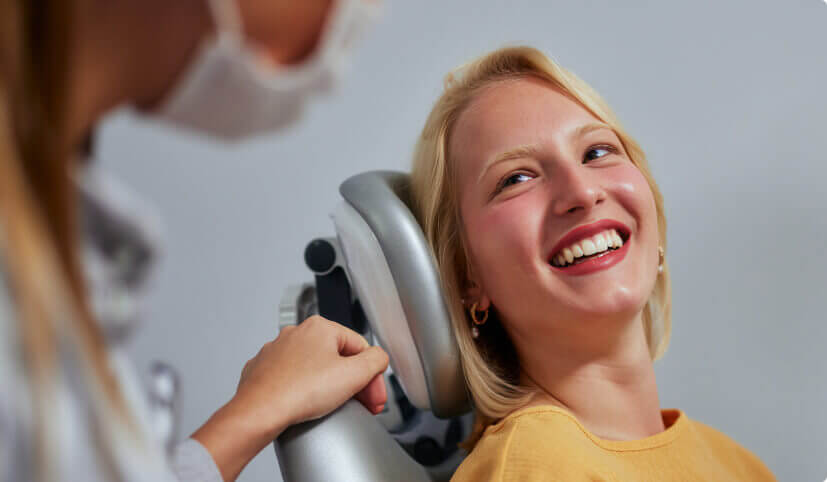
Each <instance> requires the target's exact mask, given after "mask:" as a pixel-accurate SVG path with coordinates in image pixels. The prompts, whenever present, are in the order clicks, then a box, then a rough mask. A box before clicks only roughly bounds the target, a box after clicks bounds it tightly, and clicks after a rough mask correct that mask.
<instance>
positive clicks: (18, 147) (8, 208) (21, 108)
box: [0, 0, 148, 480]
mask: <svg viewBox="0 0 827 482" xmlns="http://www.w3.org/2000/svg"><path fill="white" fill-rule="evenodd" d="M74 3H75V2H71V1H69V2H67V1H65V0H47V1H42V2H37V3H36V4H34V5H32V2H28V1H24V0H7V1H3V2H2V3H0V267H2V268H3V269H4V270H5V272H0V276H2V275H7V277H6V279H5V281H7V282H8V285H7V286H8V288H9V292H10V294H11V295H12V303H13V305H14V309H15V314H16V315H17V316H16V317H15V321H16V323H12V325H11V328H12V330H13V333H12V334H13V335H17V336H18V337H19V339H20V343H19V345H18V346H17V350H18V351H17V355H18V358H15V361H18V360H19V362H20V365H21V367H22V369H23V372H24V377H25V382H26V388H27V389H28V393H27V394H26V395H27V396H28V397H29V398H30V400H31V403H32V412H33V416H32V421H33V424H34V433H33V437H32V438H33V446H32V447H27V449H30V450H31V452H33V454H34V459H33V461H32V462H33V463H32V465H33V466H34V467H32V468H33V473H34V474H36V477H37V478H38V479H40V480H53V479H54V478H55V477H56V476H57V475H58V474H55V473H54V471H55V470H56V464H55V460H56V459H57V457H58V456H59V454H57V453H56V451H57V450H58V448H57V447H56V446H55V439H56V438H57V437H55V436H54V434H52V433H51V432H52V431H53V430H54V427H53V426H52V425H53V424H52V423H50V420H52V421H54V416H55V415H54V414H55V412H56V410H55V406H54V404H55V401H56V399H57V398H58V397H59V395H58V391H59V390H60V389H59V385H60V383H61V377H62V376H63V373H62V372H63V371H64V369H65V367H61V365H60V361H61V360H60V356H59V354H60V355H64V356H65V355H67V354H68V355H70V356H71V359H72V360H73V362H74V363H77V365H79V367H78V368H80V370H81V373H82V375H83V376H84V377H85V378H84V380H83V381H84V382H85V385H84V389H86V390H87V392H88V393H89V394H90V400H91V402H92V404H93V407H92V409H93V413H92V414H91V419H92V422H93V424H95V426H94V427H91V428H92V429H94V430H95V434H96V435H97V436H98V437H99V438H103V440H100V441H99V449H100V452H101V455H102V456H103V457H104V460H105V461H106V462H107V463H109V464H110V467H111V466H112V463H111V461H112V460H113V459H114V457H115V455H114V452H113V450H114V449H113V448H112V446H111V442H112V439H111V438H109V439H107V437H108V435H110V434H111V433H115V431H117V429H119V428H121V429H124V430H123V433H126V434H127V436H128V437H130V438H131V437H134V438H135V440H136V441H139V443H148V442H147V441H144V440H143V439H142V435H141V434H139V433H138V432H137V429H136V427H137V425H136V420H135V419H134V415H133V414H132V413H131V411H130V408H129V407H128V404H127V402H126V399H125V397H124V395H123V392H122V391H121V386H120V383H119V382H118V380H117V379H116V376H115V374H114V372H113V367H112V366H111V362H110V360H109V355H108V352H107V349H106V343H105V340H104V336H103V334H102V333H101V330H100V328H99V327H98V324H97V323H96V321H95V319H94V316H93V315H92V313H91V309H90V307H89V304H88V301H87V297H86V289H85V286H84V280H83V275H82V270H81V266H80V260H79V251H80V250H79V247H78V232H79V226H78V213H77V209H76V206H77V199H78V194H77V192H76V188H75V185H74V183H73V182H72V181H71V179H70V174H71V171H72V169H73V168H74V167H75V166H74V163H73V155H72V152H71V147H70V145H69V142H68V135H67V132H68V122H67V118H68V114H67V112H68V100H69V92H70V88H69V85H70V82H69V80H70V77H71V76H70V72H71V58H72V53H73V52H72V50H71V48H70V47H69V46H70V45H71V44H72V42H71V41H70V40H71V31H70V29H71V25H73V22H72V15H71V14H72V13H73V10H74ZM2 281H3V280H2V279H0V282H2ZM67 349H68V350H69V351H68V353H67ZM113 421H114V422H116V424H115V425H117V424H118V423H120V424H121V425H122V426H121V427H114V426H113V424H112V423H111V422H113ZM119 433H120V432H119Z"/></svg>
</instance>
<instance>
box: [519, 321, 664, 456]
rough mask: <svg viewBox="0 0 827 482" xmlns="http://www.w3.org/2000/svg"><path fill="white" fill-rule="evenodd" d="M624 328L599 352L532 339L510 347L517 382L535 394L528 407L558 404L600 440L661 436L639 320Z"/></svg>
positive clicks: (654, 387) (652, 378)
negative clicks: (520, 369)
mask: <svg viewBox="0 0 827 482" xmlns="http://www.w3.org/2000/svg"><path fill="white" fill-rule="evenodd" d="M627 327H628V328H625V329H623V330H621V333H616V334H615V336H613V337H612V339H613V340H615V342H614V343H612V344H611V346H609V347H606V346H604V347H603V348H604V349H601V350H595V349H594V348H593V347H591V349H584V348H583V346H582V344H576V345H577V346H573V345H565V344H560V343H555V342H554V341H551V340H550V341H548V342H547V343H537V339H536V338H535V339H534V340H533V341H532V343H531V344H530V345H529V344H525V343H522V344H520V343H516V344H517V345H518V346H517V350H518V352H519V353H520V364H521V366H522V367H523V374H522V377H523V381H524V383H525V384H526V385H529V386H536V387H537V388H539V391H540V393H539V394H538V396H537V397H535V398H534V400H533V401H532V403H531V404H530V405H539V404H552V405H557V406H560V407H562V408H564V409H566V410H568V411H570V412H571V413H572V414H573V415H574V416H575V417H577V419H578V420H579V421H580V423H582V424H583V425H584V426H585V427H586V428H587V429H588V430H589V431H591V432H592V433H594V434H595V435H597V436H599V437H601V438H605V439H611V440H634V439H640V438H644V437H648V436H651V435H654V434H656V433H659V432H662V431H663V430H664V424H663V419H662V418H661V413H660V402H659V400H658V391H657V384H656V382H655V370H654V366H653V364H652V359H651V357H650V355H649V349H648V345H647V343H646V337H645V335H644V333H643V326H642V323H640V319H639V317H638V318H637V319H636V321H635V322H633V323H630V324H628V325H627ZM555 338H557V339H558V340H559V339H560V337H555ZM520 345H522V346H520Z"/></svg>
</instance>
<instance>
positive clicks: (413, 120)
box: [99, 0, 827, 481]
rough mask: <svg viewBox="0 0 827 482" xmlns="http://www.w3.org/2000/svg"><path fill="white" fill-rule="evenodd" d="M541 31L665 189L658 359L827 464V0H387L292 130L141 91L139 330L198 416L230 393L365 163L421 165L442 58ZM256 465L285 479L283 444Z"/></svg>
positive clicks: (744, 425)
mask: <svg viewBox="0 0 827 482" xmlns="http://www.w3.org/2000/svg"><path fill="white" fill-rule="evenodd" d="M522 43H525V44H530V45H533V46H537V47H539V48H541V49H543V50H544V51H546V52H548V53H550V54H551V55H553V56H554V57H555V58H556V59H557V60H559V61H560V62H561V63H563V64H564V65H566V66H567V67H569V68H570V69H572V70H573V71H574V72H576V73H577V74H579V75H580V76H581V77H583V78H584V79H585V80H586V81H588V82H590V83H591V84H592V85H593V86H594V87H595V88H596V89H597V90H598V91H599V92H601V93H602V94H603V95H604V96H605V97H606V99H607V100H608V101H609V103H610V104H611V105H612V106H613V107H614V109H615V110H616V111H617V112H618V114H619V116H620V118H621V119H622V120H623V121H624V123H625V126H626V127H627V128H628V130H629V131H630V132H631V133H632V134H633V135H635V136H636V137H637V138H638V140H639V141H640V143H641V144H642V145H643V146H644V148H645V149H646V151H647V153H648V155H649V159H650V162H651V165H652V168H653V170H654V173H655V176H656V179H657V180H658V182H659V183H660V186H661V189H662V191H663V193H664V196H665V200H666V210H667V215H668V221H669V232H668V237H669V249H668V253H667V256H668V261H669V263H670V265H671V269H672V273H673V281H674V316H673V323H674V330H673V339H672V340H673V341H672V345H671V348H670V350H669V352H668V353H667V354H666V356H665V358H664V359H663V360H662V361H659V362H658V363H657V364H656V366H657V374H658V379H659V384H660V394H661V401H662V405H663V406H664V407H680V408H682V409H684V410H685V411H686V412H687V413H688V414H689V415H690V416H691V417H694V418H695V419H698V420H700V421H703V422H706V423H708V424H711V425H712V426H714V427H716V428H718V429H720V430H722V431H723V432H725V433H727V434H729V435H730V436H732V437H733V438H735V439H736V440H737V441H739V442H740V443H742V444H743V445H745V446H746V447H748V448H749V449H751V450H752V451H754V452H755V453H756V454H757V455H758V456H759V457H760V458H762V459H763V460H764V461H765V462H766V463H767V464H768V465H769V467H770V468H771V469H772V470H773V471H774V472H775V474H776V475H777V476H778V478H779V480H785V481H786V480H789V481H812V480H818V481H820V480H823V479H824V477H827V462H825V456H826V455H827V415H825V413H824V404H825V402H827V378H825V376H824V374H823V372H824V365H825V362H824V343H825V339H827V327H826V326H825V325H826V324H825V315H824V309H823V307H822V306H823V302H824V300H825V298H824V294H825V287H827V274H825V273H827V259H825V256H824V254H823V253H822V252H821V251H822V250H823V248H824V244H825V240H827V221H826V220H825V207H824V206H825V204H827V191H826V190H825V181H827V167H826V166H827V156H825V152H827V135H825V127H827V120H825V114H826V113H827V94H825V85H827V60H825V50H824V49H825V46H827V4H825V2H824V1H823V0H787V1H782V0H776V1H772V0H759V1H745V0H738V1H736V0H731V1H715V2H712V1H709V2H677V1H661V2H654V1H653V2H640V1H637V2H634V1H625V2H609V1H569V2H550V1H542V0H534V1H519V2H500V1H494V0H489V1H481V0H476V1H471V0H462V1H456V0H455V1H451V2H446V1H435V0H430V1H418V2H398V1H392V2H388V3H387V4H386V11H385V16H384V18H383V19H382V20H381V22H380V23H379V24H378V25H377V26H376V27H375V28H374V29H373V30H371V31H370V32H369V33H368V35H367V37H366V38H365V39H364V41H363V42H362V44H361V48H360V49H359V50H358V51H357V52H356V56H355V58H354V63H353V69H352V71H351V73H350V75H349V76H348V77H347V78H346V80H345V83H344V84H343V85H342V86H341V88H340V90H339V93H338V95H336V96H334V97H331V98H329V99H325V100H322V101H320V102H318V103H316V104H315V105H313V107H312V108H311V109H310V110H309V111H308V113H307V115H306V117H305V121H304V122H303V123H302V124H301V125H300V126H298V127H296V128H293V129H291V130H290V131H288V132H285V133H282V134H280V135H276V136H273V137H270V138H265V139H260V140H256V141H253V142H250V143H245V144H241V145H236V146H225V145H221V144H218V143H214V142H211V141H209V140H204V139H200V138H196V137H192V136H189V135H186V134H181V133H176V132H172V131H170V130H167V129H163V128H159V127H158V125H157V124H153V123H150V122H146V121H145V120H142V119H140V118H138V117H137V116H135V115H133V114H131V113H129V112H120V113H117V114H115V115H114V116H112V118H111V119H109V120H108V121H107V122H106V123H105V125H104V127H103V129H102V131H101V133H100V145H99V147H100V149H99V157H100V158H101V164H102V165H103V168H105V169H107V170H109V171H111V172H114V173H115V174H116V175H118V176H119V177H120V178H121V179H122V180H123V181H125V182H126V183H127V184H129V185H131V186H132V187H133V188H134V189H135V190H136V191H138V192H139V193H141V194H143V195H144V196H145V197H146V198H148V199H149V200H150V201H151V202H152V203H153V204H154V205H155V206H156V207H157V208H158V210H159V211H160V213H161V215H162V218H163V221H164V225H165V241H166V244H165V252H164V256H163V259H162V262H161V264H160V266H159V268H158V271H157V277H156V280H155V282H154V284H153V285H152V286H151V289H150V290H149V294H148V305H147V313H146V315H147V316H146V321H145V326H144V327H143V328H142V330H141V332H140V333H139V335H138V336H137V339H136V341H135V342H134V346H133V347H132V351H133V353H134V355H135V357H136V359H137V361H138V364H139V367H141V368H146V366H147V364H148V362H149V361H150V360H152V359H164V360H168V361H170V362H172V363H173V364H174V365H176V366H177V367H178V368H179V369H180V371H181V372H182V374H183V377H184V384H185V385H184V413H183V430H184V434H188V433H190V432H191V431H192V430H194V429H195V428H197V427H198V426H199V425H200V424H201V423H203V422H204V421H205V420H206V419H207V418H208V417H209V416H210V414H211V413H212V412H213V411H214V410H215V409H217V408H218V407H219V406H220V405H222V404H223V403H225V402H226V401H227V400H229V398H230V396H231V395H232V394H233V393H234V390H235V385H236V383H237V376H238V374H239V372H240V369H241V367H242V366H243V364H244V362H245V361H246V360H247V359H248V358H250V357H251V356H253V355H254V354H255V353H256V352H257V350H258V348H259V347H260V346H261V345H262V344H263V343H264V342H266V341H268V340H270V339H271V338H273V337H274V336H275V333H276V314H277V305H278V301H279V298H280V296H281V294H282V292H283V290H284V289H285V287H286V286H287V285H288V284H291V283H296V282H300V281H304V280H309V279H310V273H309V272H308V271H307V269H306V268H305V267H304V265H303V262H302V251H303V248H304V246H305V244H306V242H307V241H308V240H310V239H311V238H313V237H315V236H320V235H330V234H332V232H333V231H332V224H331V222H330V220H329V218H328V213H329V211H330V210H331V208H332V207H333V206H334V205H335V203H336V202H337V201H338V199H339V196H338V192H337V187H338V185H339V183H340V182H341V181H342V180H344V179H345V178H346V177H348V176H350V175H351V174H354V173H357V172H360V171H364V170H367V169H376V168H391V169H406V168H407V166H408V163H409V158H410V153H411V149H412V146H413V142H414V139H415V137H416V136H417V134H418V133H419V131H420V129H421V127H422V124H423V122H424V119H425V116H426V114H427V113H428V111H429V109H430V106H431V105H432V103H433V102H434V100H435V99H436V97H437V95H438V93H439V92H440V89H441V82H442V78H443V76H444V74H445V73H446V72H448V71H449V70H450V69H452V68H453V67H454V66H456V65H458V64H459V63H461V62H464V61H466V60H468V59H470V58H471V57H473V56H476V55H478V54H481V53H484V52H486V51H488V50H491V49H493V48H496V47H499V46H502V45H504V44H522ZM240 480H242V481H278V480H281V478H280V475H279V473H278V469H277V465H276V460H275V456H274V453H273V451H272V449H271V448H268V449H266V450H264V451H263V452H262V454H261V455H259V456H258V457H257V458H256V459H255V460H254V461H253V462H252V464H251V465H250V466H248V467H247V469H246V470H245V471H244V472H243V473H242V475H241V479H240Z"/></svg>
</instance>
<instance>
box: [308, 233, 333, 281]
mask: <svg viewBox="0 0 827 482" xmlns="http://www.w3.org/2000/svg"><path fill="white" fill-rule="evenodd" d="M304 262H305V263H306V264H307V267H308V268H310V270H311V271H313V272H314V273H326V272H328V271H330V269H331V268H333V265H334V264H335V263H336V249H335V248H334V247H333V245H332V244H331V243H330V241H328V240H326V239H314V240H313V241H310V243H309V244H308V245H307V247H306V248H304Z"/></svg>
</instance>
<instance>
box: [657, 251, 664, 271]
mask: <svg viewBox="0 0 827 482" xmlns="http://www.w3.org/2000/svg"><path fill="white" fill-rule="evenodd" d="M664 258H665V256H664V253H663V246H658V273H663V262H664V261H665V259H664Z"/></svg>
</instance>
